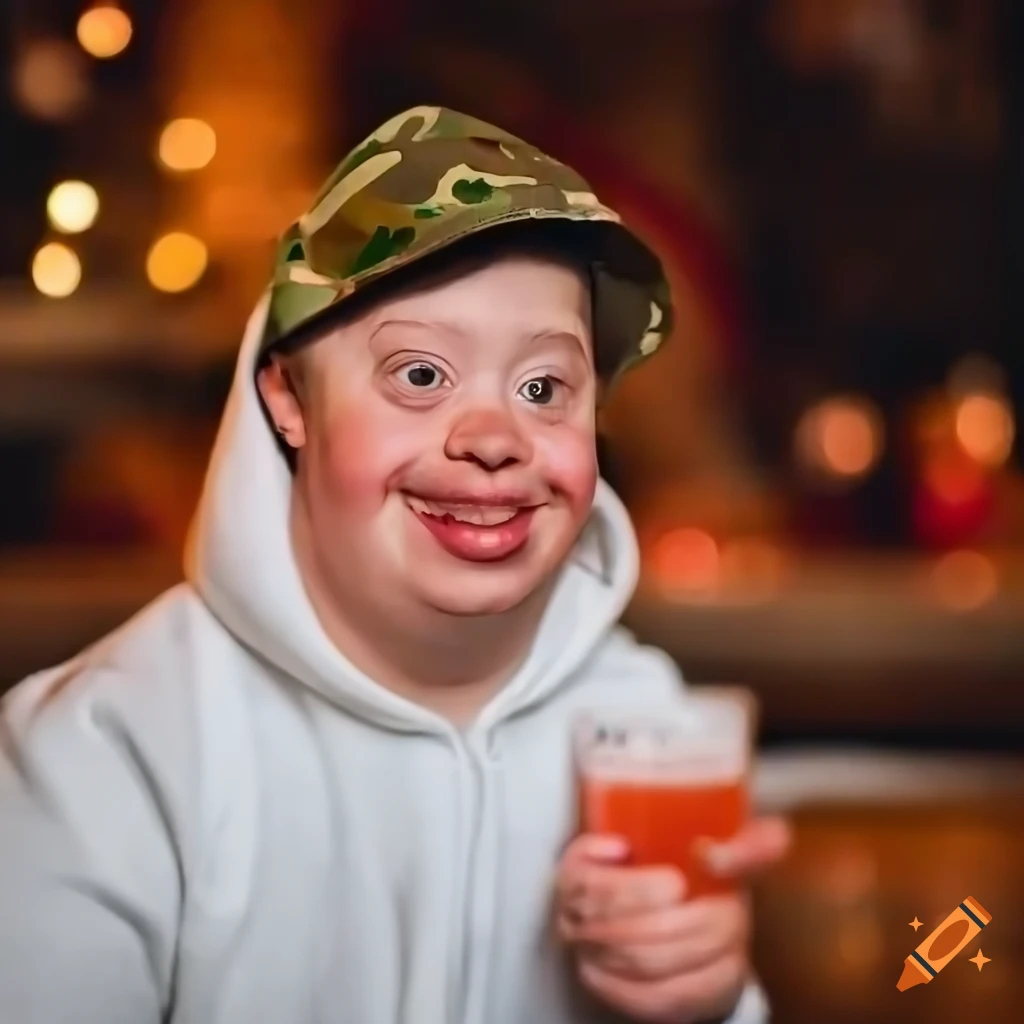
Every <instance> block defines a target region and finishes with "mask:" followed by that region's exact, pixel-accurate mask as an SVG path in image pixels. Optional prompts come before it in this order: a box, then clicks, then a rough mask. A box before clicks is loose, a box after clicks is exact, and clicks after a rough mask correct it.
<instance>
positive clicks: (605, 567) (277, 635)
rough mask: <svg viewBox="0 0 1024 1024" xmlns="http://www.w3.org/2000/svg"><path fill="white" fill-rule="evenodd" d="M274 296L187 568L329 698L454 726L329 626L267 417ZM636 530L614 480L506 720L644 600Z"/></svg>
mask: <svg viewBox="0 0 1024 1024" xmlns="http://www.w3.org/2000/svg"><path fill="white" fill-rule="evenodd" d="M269 308H270V296H269V294H266V295H264V297H263V298H262V299H261V301H260V303H259V304H258V306H257V307H256V310H255V311H254V312H253V314H252V316H251V317H250V319H249V322H248V325H247V327H246V331H245V337H244V339H243V342H242V348H241V352H240V354H239V357H238V362H237V365H236V369H235V376H234V381H233V384H232V387H231V392H230V395H229V398H228V402H227V406H226V409H225V412H224V416H223V419H222V422H221V426H220V430H219V433H218V436H217V441H216V444H215V446H214V451H213V456H212V458H211V461H210V466H209V469H208V471H207V477H206V482H205V486H204V489H203V494H202V498H201V500H200V504H199V508H198V511H197V513H196V517H195V520H194V522H193V525H192V532H191V536H190V540H189V545H188V553H187V556H186V576H187V578H188V580H189V582H190V583H191V584H192V586H193V587H194V588H195V590H196V591H197V592H198V593H199V595H200V596H201V598H202V599H203V601H204V602H205V604H206V605H207V607H208V608H209V609H210V611H211V612H212V613H213V614H214V615H215V616H216V617H217V619H218V620H219V621H220V622H221V623H222V625H223V626H224V627H225V628H226V629H228V630H229V631H230V632H231V633H232V634H233V635H234V636H235V637H236V638H237V639H238V641H239V642H240V643H242V644H243V645H244V646H245V647H247V648H249V649H250V650H251V651H253V652H254V653H255V654H256V655H257V656H259V657H260V658H261V659H263V660H265V661H266V662H269V663H270V664H272V665H274V666H275V667H276V668H277V669H279V670H280V671H281V672H283V673H285V674H286V675H287V676H289V677H291V678H292V679H294V680H296V681H297V682H299V683H301V684H302V685H304V686H306V687H309V688H310V689H312V690H314V691H316V692H317V693H319V694H320V695H321V696H322V697H323V698H324V699H326V700H328V701H330V702H331V703H334V704H336V705H338V706H340V707H343V708H345V709H346V710H348V711H349V712H351V713H352V714H354V715H357V716H358V717H360V718H363V719H365V720H367V721H369V722H373V723H375V724H377V725H379V726H381V727H385V728H389V729H399V730H406V731H410V730H411V731H423V730H431V731H434V730H437V729H438V728H441V727H444V728H449V726H447V725H446V724H445V723H443V721H442V720H441V719H440V718H439V716H437V715H436V714H435V713H433V712H431V711H428V710H426V709H424V708H422V707H420V706H419V705H416V704H414V703H412V702H410V701H408V700H406V699H404V698H402V697H399V696H398V695H396V694H394V693H392V692H391V691H389V690H386V689H385V688H384V687H382V686H380V685H378V684H377V683H375V682H374V681H373V680H371V679H370V678H369V677H367V676H366V675H365V674H364V673H362V672H360V671H359V670H358V669H357V668H356V667H355V666H354V665H352V664H351V663H350V662H349V661H348V659H346V658H345V656H344V655H343V654H342V653H341V652H340V651H339V650H338V649H337V648H336V647H335V646H334V644H333V643H332V642H331V641H330V639H329V638H328V637H327V635H326V634H325V633H324V631H323V629H322V628H321V626H320V622H319V619H318V618H317V615H316V613H315V611H314V610H313V607H312V605H311V603H310V601H309V598H308V597H307V595H306V591H305V588H304V586H303V583H302V579H301V577H300V575H299V570H298V567H297V565H296V562H295V559H294V557H293V554H292V547H291V538H290V532H289V506H290V496H291V487H292V477H291V473H290V471H289V469H288V466H287V464H286V462H285V459H284V456H283V455H282V452H281V450H280V448H279V446H278V444H277V440H276V438H275V437H274V435H273V432H272V430H271V428H270V426H269V424H268V422H267V419H266V416H265V413H264V410H263V406H262V402H261V400H260V396H259V392H258V388H257V386H256V366H257V363H258V359H259V354H260V347H261V341H262V338H263V337H264V333H265V330H266V321H267V316H268V311H269ZM637 574H638V552H637V543H636V537H635V534H634V532H633V527H632V524H631V523H630V520H629V516H628V514H627V512H626V510H625V508H624V507H623V506H622V504H621V502H620V501H619V499H618V498H617V497H616V496H615V494H614V493H613V492H612V490H611V488H610V487H609V486H608V485H607V484H606V483H605V482H604V481H599V483H598V489H597V495H596V498H595V501H594V506H593V511H592V513H591V516H590V519H589V521H588V522H587V525H586V527H585V528H584V530H583V532H582V534H581V536H580V539H579V541H578V542H577V545H576V547H575V549H574V551H573V554H572V556H571V557H570V559H569V561H568V562H567V564H566V565H565V566H564V568H563V570H562V573H561V577H560V579H559V582H558V585H557V587H556V589H555V591H554V593H553V596H552V599H551V602H550V604H549V607H548V610H547V612H546V613H545V616H544V619H543V621H542V624H541V627H540V630H539V631H538V635H537V637H536V640H535V643H534V645H533V648H532V650H531V653H530V655H529V656H528V658H527V659H526V662H525V663H524V664H523V666H522V667H521V668H520V669H519V671H518V672H517V673H516V674H515V676H514V677H513V678H512V679H511V680H510V682H509V683H508V685H506V687H505V688H504V689H503V690H502V691H501V692H500V693H499V694H498V695H497V696H496V697H495V698H494V699H493V700H492V702H491V704H490V705H488V707H487V708H486V709H485V710H484V712H483V713H482V715H481V718H480V720H479V722H478V724H480V723H482V722H483V721H484V720H487V721H488V722H492V723H493V722H494V721H496V720H498V719H500V718H503V717H506V716H507V715H510V714H512V713H515V712H517V711H521V710H523V709H524V708H525V707H527V706H529V705H532V704H534V703H536V702H539V701H543V700H544V699H545V698H546V697H547V696H550V695H551V694H552V693H554V692H555V691H556V690H558V689H559V688H560V686H561V685H562V684H563V683H564V682H565V681H566V680H567V679H568V678H569V677H570V676H571V675H572V673H573V672H574V670H575V669H576V668H578V667H579V666H580V665H581V664H582V663H583V662H584V661H585V660H586V659H587V657H588V656H589V655H590V654H591V653H592V651H593V650H594V649H595V648H596V647H597V645H598V644H599V643H600V641H601V639H602V638H603V637H604V636H605V635H606V633H607V631H608V629H609V628H610V627H611V626H612V625H614V624H615V622H616V621H617V620H618V618H619V616H620V615H621V614H622V611H623V609H624V607H625V605H626V603H627V602H628V600H629V598H630V597H631V596H632V593H633V589H634V587H635V585H636V580H637Z"/></svg>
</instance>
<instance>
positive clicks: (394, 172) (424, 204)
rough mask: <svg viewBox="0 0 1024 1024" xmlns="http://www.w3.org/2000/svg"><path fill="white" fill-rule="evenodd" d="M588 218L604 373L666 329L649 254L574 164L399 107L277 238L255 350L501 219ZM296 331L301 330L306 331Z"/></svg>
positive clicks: (454, 120)
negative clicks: (263, 324) (259, 339)
mask: <svg viewBox="0 0 1024 1024" xmlns="http://www.w3.org/2000/svg"><path fill="white" fill-rule="evenodd" d="M552 219H554V220H561V221H568V222H578V223H589V224H592V225H594V227H593V228H590V229H588V232H589V234H588V238H589V239H591V241H590V242H588V243H587V245H586V260H587V263H588V265H589V267H590V270H591V281H592V285H593V293H594V294H593V302H594V335H595V348H596V349H597V350H598V351H599V352H600V353H602V354H603V356H604V358H603V359H601V360H600V361H599V368H602V367H603V369H602V376H604V377H605V378H606V379H608V378H611V377H614V376H616V375H617V374H618V373H619V372H621V371H622V370H623V369H625V368H627V367H628V366H631V365H633V364H634V363H636V362H638V361H640V360H641V359H643V358H645V357H646V356H649V355H651V354H652V353H653V352H655V351H656V350H657V348H658V347H659V346H660V344H661V342H662V341H663V340H664V338H665V337H666V336H667V334H668V332H669V330H670V329H671V321H672V307H671V301H670V296H669V288H668V283H667V281H666V279H665V275H664V272H663V270H662V267H661V264H660V262H659V261H658V258H657V257H656V256H655V255H654V254H653V253H652V252H651V250H650V249H648V248H647V246H646V245H644V243H643V242H641V241H640V239H639V238H637V236H635V235H634V234H633V233H632V232H631V231H629V230H628V229H627V228H625V227H624V226H623V225H622V222H621V220H620V218H619V216H618V214H616V213H615V212H614V211H613V210H611V209H609V208H608V207H607V206H605V205H604V204H603V203H601V202H600V201H599V200H598V199H597V197H596V196H595V195H594V193H593V192H592V191H591V189H590V186H589V185H588V184H587V183H586V181H584V180H583V178H581V177H580V176H579V175H578V174H577V173H576V172H575V171H573V170H572V169H571V168H569V167H567V166H566V165H564V164H562V163H560V162H559V161H557V160H555V159H553V158H552V157H549V156H547V155H545V154H544V153H541V152H540V151H539V150H537V149H535V148H534V147H533V146H530V145H528V144H527V143H525V142H523V141H522V140H520V139H517V138H515V137H514V136H512V135H509V134H508V133H507V132H504V131H502V130H501V129H499V128H495V127H493V126H492V125H489V124H486V123H484V122H483V121H479V120H477V119H476V118H473V117H468V116H466V115H464V114H459V113H456V112H455V111H452V110H447V109H445V108H443V107H426V106H423V107H415V108H413V109H412V110H407V111H406V112H404V113H402V114H398V115H397V116H395V117H393V118H392V119H391V120H389V121H388V122H387V123H386V124H383V125H382V126H381V127H380V128H378V129H377V130H376V131H375V132H373V134H372V135H370V137H369V138H368V139H366V140H365V141H364V142H363V143H362V144H361V145H359V146H358V147H356V149H354V150H353V151H352V152H351V153H350V154H349V155H348V156H347V157H346V158H345V159H344V160H343V161H342V162H341V164H340V165H339V166H338V168H337V169H336V170H335V172H334V174H333V175H331V177H330V179H329V180H328V181H327V183H326V184H325V185H324V187H323V188H322V189H321V191H320V193H319V194H318V195H317V197H316V199H315V200H314V202H313V205H312V208H311V209H310V210H309V212H308V213H306V214H304V215H303V216H302V217H300V218H299V220H298V222H297V223H296V224H294V225H293V226H292V227H291V228H290V229H289V230H288V231H287V232H286V233H285V234H284V236H283V237H282V239H281V242H280V245H279V248H278V250H277V257H276V260H275V267H274V278H273V282H272V286H271V304H270V315H269V317H268V322H267V328H266V333H265V335H264V338H263V344H262V351H263V352H264V353H265V352H267V351H268V350H269V349H271V348H272V347H274V346H276V345H278V344H279V343H281V342H282V341H285V340H286V339H287V338H289V337H290V336H292V335H294V334H295V333H296V332H297V331H298V330H299V329H300V328H306V327H307V326H311V325H314V324H315V323H316V322H317V321H318V320H319V319H320V318H321V317H322V316H324V315H325V314H326V312H327V311H328V310H330V309H333V308H335V307H338V306H339V304H343V303H344V302H345V301H346V299H348V298H349V297H350V296H352V295H353V294H354V293H355V292H357V291H359V290H361V289H363V288H364V287H365V286H366V285H368V284H370V283H371V282H373V281H376V280H378V279H380V278H381V277H383V276H384V275H391V274H395V273H396V272H400V270H401V268H402V267H404V266H407V265H409V264H411V263H413V262H415V261H417V260H419V259H421V258H422V257H424V256H426V255H428V254H431V253H435V252H437V251H439V250H441V249H444V248H447V247H450V246H455V245H457V244H458V243H459V241H460V240H461V239H465V238H467V236H471V235H472V236H475V235H479V234H480V233H481V232H483V231H486V230H492V229H494V228H495V227H497V226H499V225H503V224H511V223H515V222H519V223H520V224H522V223H524V222H529V221H531V220H533V221H535V222H538V223H539V222H541V221H543V220H548V221H550V220H552ZM303 333H305V332H303Z"/></svg>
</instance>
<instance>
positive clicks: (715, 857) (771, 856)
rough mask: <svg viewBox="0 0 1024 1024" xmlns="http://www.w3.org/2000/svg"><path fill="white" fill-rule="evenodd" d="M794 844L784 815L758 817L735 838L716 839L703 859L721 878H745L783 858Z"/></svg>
mask: <svg viewBox="0 0 1024 1024" xmlns="http://www.w3.org/2000/svg"><path fill="white" fill-rule="evenodd" d="M791 844H792V831H791V829H790V827H789V825H788V824H787V823H786V821H785V820H784V819H783V818H756V819H754V820H753V821H751V822H749V823H748V824H747V825H745V826H744V828H743V830H742V831H741V832H740V833H739V835H737V836H736V837H735V838H733V839H730V840H729V841H728V842H724V843H714V844H711V845H709V846H708V847H707V849H706V850H705V851H704V860H705V862H706V863H707V865H708V867H709V868H710V869H711V871H713V872H714V873H715V874H716V875H719V876H720V877H722V878H743V877H746V876H748V875H752V874H755V873H756V872H758V871H761V870H762V869H764V868H767V867H770V866H771V865H772V864H774V863H776V862H777V861H779V860H781V859H782V858H783V857H785V855H786V854H787V853H788V851H789V848H790V846H791Z"/></svg>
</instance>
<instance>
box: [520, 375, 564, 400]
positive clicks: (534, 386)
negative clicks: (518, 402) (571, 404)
mask: <svg viewBox="0 0 1024 1024" xmlns="http://www.w3.org/2000/svg"><path fill="white" fill-rule="evenodd" d="M556 386H557V382H556V381H555V380H554V379H553V378H552V377H534V379H533V380H528V381H527V382H526V383H525V384H524V385H523V386H522V387H521V388H520V389H519V395H520V397H521V398H525V399H526V401H527V402H531V403H532V404H533V405H549V404H550V403H551V402H552V401H553V399H554V397H555V387H556Z"/></svg>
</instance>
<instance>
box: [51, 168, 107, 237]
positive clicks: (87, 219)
mask: <svg viewBox="0 0 1024 1024" xmlns="http://www.w3.org/2000/svg"><path fill="white" fill-rule="evenodd" d="M99 211H100V198H99V196H98V195H97V194H96V189H94V188H93V187H92V185H89V184H88V183H87V182H84V181H62V182H61V183H60V184H59V185H56V186H55V187H54V188H53V190H52V191H51V192H50V195H49V198H48V199H47V200H46V214H47V216H48V217H49V218H50V223H51V224H52V225H53V226H54V227H55V228H56V229H57V230H58V231H63V232H64V233H65V234H69V235H73V234H77V233H78V232H80V231H87V230H88V229H89V228H91V227H92V226H93V224H94V223H95V222H96V217H97V215H98V214H99Z"/></svg>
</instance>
